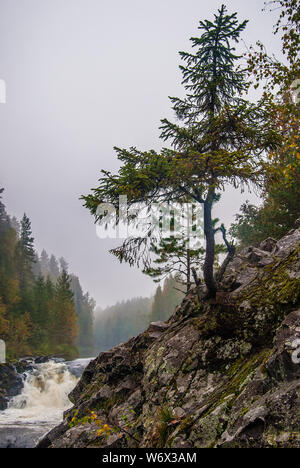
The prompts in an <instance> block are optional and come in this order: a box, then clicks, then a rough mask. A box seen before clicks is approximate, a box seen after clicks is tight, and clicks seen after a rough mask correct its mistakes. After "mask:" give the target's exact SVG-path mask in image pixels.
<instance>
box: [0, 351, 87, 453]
mask: <svg viewBox="0 0 300 468" xmlns="http://www.w3.org/2000/svg"><path fill="white" fill-rule="evenodd" d="M90 361H91V359H77V360H75V361H70V362H57V361H48V362H46V363H43V364H35V363H33V365H32V369H31V370H30V371H28V372H26V373H24V374H23V379H24V387H23V390H22V393H21V394H20V395H17V396H15V397H14V398H12V399H11V400H10V402H9V406H8V408H7V409H6V410H5V411H0V448H31V447H35V445H36V444H37V442H38V440H39V439H40V438H41V437H42V436H43V435H45V434H47V432H49V431H50V430H51V429H52V428H53V427H55V426H56V425H57V424H59V423H60V422H61V421H62V418H63V412H64V411H65V410H67V409H68V408H70V407H71V406H72V403H71V402H70V400H69V398H68V394H69V393H70V392H71V390H73V388H74V387H75V385H76V384H77V382H78V380H79V378H80V376H81V374H82V372H83V371H84V369H85V367H86V366H87V365H88V363H89V362H90Z"/></svg>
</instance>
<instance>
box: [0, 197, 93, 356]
mask: <svg viewBox="0 0 300 468" xmlns="http://www.w3.org/2000/svg"><path fill="white" fill-rule="evenodd" d="M2 193H3V189H0V338H1V339H3V340H5V342H6V345H7V357H8V359H14V358H18V357H21V356H25V355H52V354H55V355H62V356H65V357H67V358H73V357H76V356H78V355H79V354H80V355H81V356H90V355H92V354H93V351H94V342H93V309H94V307H95V303H94V301H93V300H92V299H90V298H89V295H88V294H83V291H82V288H81V286H80V282H79V279H78V278H77V277H76V276H74V275H69V274H68V265H67V263H66V261H65V260H64V259H63V258H61V259H60V261H59V262H58V261H57V259H56V258H55V256H54V255H52V256H50V257H49V256H48V254H47V253H46V251H45V250H43V252H42V253H41V255H40V256H39V255H38V254H37V253H36V251H35V248H34V238H33V235H32V230H31V223H30V220H29V218H28V217H27V216H26V215H25V214H24V216H23V218H22V220H21V222H20V223H19V222H18V221H17V220H16V218H11V217H10V216H9V215H8V214H7V212H6V208H5V205H4V204H3V202H2Z"/></svg>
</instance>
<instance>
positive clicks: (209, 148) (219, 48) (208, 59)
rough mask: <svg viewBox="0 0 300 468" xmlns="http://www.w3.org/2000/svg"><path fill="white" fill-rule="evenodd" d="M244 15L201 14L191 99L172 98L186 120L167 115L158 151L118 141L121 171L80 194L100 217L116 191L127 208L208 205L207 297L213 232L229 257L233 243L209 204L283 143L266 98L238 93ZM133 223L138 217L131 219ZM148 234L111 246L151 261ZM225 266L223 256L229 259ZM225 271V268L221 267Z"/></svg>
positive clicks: (213, 287) (191, 57) (256, 177)
mask: <svg viewBox="0 0 300 468" xmlns="http://www.w3.org/2000/svg"><path fill="white" fill-rule="evenodd" d="M246 23H247V22H246V21H244V22H242V23H239V21H238V19H237V14H236V13H234V14H232V15H228V14H227V13H226V8H225V6H222V8H221V9H220V10H219V11H218V14H217V15H215V19H214V21H213V22H212V21H208V20H206V21H201V22H200V25H199V30H200V31H201V32H202V35H201V36H200V37H198V38H192V45H193V47H194V49H196V51H195V53H194V54H191V53H185V52H182V53H181V58H182V59H183V60H184V61H185V62H186V66H182V67H181V70H182V73H183V84H184V87H185V89H186V98H185V99H178V98H171V100H172V103H173V109H174V110H175V113H176V115H177V117H178V118H179V119H181V120H182V122H183V126H182V127H181V126H180V125H178V124H174V123H171V122H169V121H168V120H166V119H165V120H163V121H162V135H161V137H162V138H163V139H164V140H171V142H172V146H173V148H172V149H163V150H162V151H161V152H160V153H157V152H155V151H153V150H150V151H139V150H137V149H136V148H130V149H129V150H126V149H120V148H116V151H117V154H118V159H119V160H120V161H121V167H120V169H119V172H118V174H112V173H110V172H108V171H102V177H101V178H100V185H99V187H97V188H96V189H93V190H92V193H91V194H90V195H88V196H85V197H83V199H84V200H85V206H86V207H87V208H88V209H89V210H90V211H91V213H92V214H93V215H94V216H95V217H96V219H97V221H100V220H99V214H98V212H97V209H98V206H99V204H100V203H112V204H114V206H118V202H119V196H120V195H126V196H127V201H128V207H129V208H130V207H131V206H132V205H135V204H136V203H141V202H144V203H145V204H146V206H147V207H148V208H150V207H151V205H152V204H153V203H161V204H167V203H171V202H174V201H175V202H177V203H191V201H193V202H194V203H195V202H197V203H200V204H202V205H203V209H204V234H205V239H206V246H205V248H206V250H205V261H204V267H203V276H204V281H205V284H206V288H207V294H206V296H207V297H214V296H215V295H216V291H217V287H218V284H219V282H220V280H221V274H217V275H216V276H215V275H214V263H215V257H216V246H215V235H216V233H217V232H219V231H220V232H221V233H222V236H223V240H224V243H225V245H226V247H227V249H228V259H227V262H228V261H229V260H230V259H231V258H232V256H233V253H234V247H233V245H232V244H231V243H229V242H228V241H227V238H226V229H225V227H224V226H220V227H215V226H214V224H213V218H212V207H213V204H214V202H216V201H217V200H218V199H219V197H220V195H219V193H220V192H221V191H223V190H225V187H226V185H227V184H231V185H232V186H234V187H235V188H238V187H240V188H243V186H245V185H250V184H255V185H259V184H260V183H261V182H262V180H263V175H264V164H263V163H262V161H261V154H262V153H263V151H264V150H269V149H271V150H272V149H275V148H277V146H278V145H279V144H280V142H281V136H280V135H278V133H277V130H276V126H275V124H274V122H273V121H272V118H271V117H270V115H269V110H268V108H267V103H264V102H261V103H260V104H259V106H256V105H254V104H251V103H249V102H248V101H246V100H244V99H242V98H241V93H242V92H246V91H247V88H248V86H247V82H246V71H243V70H241V69H240V68H239V67H238V61H239V56H237V55H236V54H235V53H234V50H235V49H234V47H233V43H235V42H238V40H239V36H240V34H241V32H242V31H243V30H244V29H245V27H246ZM131 222H132V223H135V222H136V219H134V217H133V219H132V220H131ZM150 237H151V236H150V234H147V235H146V236H144V237H143V238H138V239H126V240H125V242H124V243H123V245H122V246H121V247H119V248H117V249H113V250H112V253H113V254H115V255H116V256H117V258H118V259H119V260H120V261H127V262H129V263H130V264H138V265H139V264H140V263H144V265H145V266H146V267H147V266H149V255H147V254H145V251H146V253H147V251H148V252H149V244H150V248H151V241H150V242H149V238H150ZM224 265H226V263H225V264H224ZM220 272H224V268H221V269H220Z"/></svg>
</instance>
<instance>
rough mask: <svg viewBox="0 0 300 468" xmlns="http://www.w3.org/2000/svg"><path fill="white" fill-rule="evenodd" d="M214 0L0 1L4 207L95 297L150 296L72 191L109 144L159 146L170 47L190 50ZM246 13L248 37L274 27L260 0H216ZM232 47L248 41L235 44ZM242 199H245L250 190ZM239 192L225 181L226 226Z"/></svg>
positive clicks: (166, 111) (79, 190) (89, 179)
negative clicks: (28, 226)
mask: <svg viewBox="0 0 300 468" xmlns="http://www.w3.org/2000/svg"><path fill="white" fill-rule="evenodd" d="M222 3H223V2H222V1H217V0H211V1H209V2H207V1H201V0H185V1H183V0H151V1H145V0H114V1H112V0H0V78H2V79H4V80H5V81H6V85H7V103H6V104H5V105H3V104H0V187H1V186H3V187H5V196H4V201H5V203H6V206H7V209H8V212H9V213H10V214H12V215H16V216H17V217H18V218H20V217H21V216H22V215H23V213H24V211H26V213H27V215H28V216H29V217H30V219H31V222H32V227H33V232H34V236H35V239H36V241H35V244H36V247H37V249H38V250H39V251H41V249H42V248H45V249H46V250H47V252H48V253H54V254H55V255H56V256H57V257H60V256H64V257H65V258H66V259H67V261H68V262H69V264H70V270H71V271H72V272H74V273H75V274H77V275H78V276H79V277H80V280H81V283H82V285H83V287H84V289H85V290H88V291H89V292H90V293H91V295H92V296H93V297H94V298H95V299H96V300H97V303H98V305H100V306H105V305H107V304H113V303H115V302H116V301H118V300H122V299H127V298H130V297H133V296H147V295H150V294H151V293H152V292H153V291H154V289H155V286H154V284H153V282H152V280H151V279H150V278H148V277H146V276H145V275H143V274H142V273H141V272H140V271H138V270H136V269H132V268H129V267H128V266H127V265H120V264H119V262H118V261H117V260H116V259H115V258H114V257H113V256H112V255H110V254H109V253H108V248H111V247H112V245H114V244H113V243H112V241H107V240H106V241H104V240H100V239H98V238H97V236H96V230H95V226H94V224H93V219H92V217H91V216H90V214H89V212H88V211H87V210H86V209H85V208H83V207H82V202H81V201H79V197H80V195H81V194H87V193H88V192H89V191H90V188H92V187H95V186H97V180H98V178H99V175H100V174H99V172H100V169H102V168H103V169H109V170H112V171H114V170H116V169H117V168H118V163H117V159H116V156H115V153H114V151H113V146H119V147H129V146H137V147H138V148H139V149H150V148H154V149H156V150H159V149H160V148H161V147H162V146H164V144H163V142H162V141H160V140H159V138H158V137H159V133H160V132H159V129H158V127H159V123H160V119H161V118H164V117H168V118H170V119H173V112H172V111H171V106H170V102H169V100H168V96H169V95H171V96H176V95H182V93H183V88H182V86H181V85H180V81H181V74H180V72H179V70H178V65H179V63H180V61H179V56H178V51H179V50H189V47H190V46H189V38H190V37H191V36H195V35H196V34H197V25H198V21H199V20H200V19H206V18H211V17H212V15H213V13H214V12H216V10H217V8H218V7H220V6H221V4H222ZM224 3H225V4H226V5H227V6H228V8H229V11H230V12H233V11H238V12H239V19H240V20H243V19H250V23H249V24H248V27H247V31H246V32H245V33H244V35H243V38H244V40H245V43H246V44H247V46H250V45H251V44H253V43H255V42H256V41H257V40H258V39H260V40H262V41H263V42H264V44H265V45H266V46H267V48H268V50H269V51H270V52H274V51H275V52H276V51H277V52H278V51H279V44H278V41H276V40H275V39H274V37H273V36H272V25H273V24H274V22H275V19H276V14H274V13H273V14H272V13H271V14H270V13H263V12H262V11H261V9H262V7H263V3H264V2H263V0H252V1H251V2H249V1H246V0H231V1H227V2H226V1H225V2H224ZM239 51H240V52H244V51H246V46H245V45H244V44H241V45H240V48H239ZM251 197H252V198H251ZM245 199H252V200H253V199H254V198H253V195H249V194H246V195H243V196H241V195H240V194H239V192H238V191H233V190H229V192H228V194H227V195H225V196H223V200H222V202H221V203H220V205H219V206H218V208H217V209H216V210H215V214H216V215H219V217H220V218H221V221H222V222H225V224H227V225H228V223H230V222H231V221H232V220H233V216H234V214H235V213H236V212H238V210H239V207H240V205H241V203H242V202H243V201H244V200H245Z"/></svg>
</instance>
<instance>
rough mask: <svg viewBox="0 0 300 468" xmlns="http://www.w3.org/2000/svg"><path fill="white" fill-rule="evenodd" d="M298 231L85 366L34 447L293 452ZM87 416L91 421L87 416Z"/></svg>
mask: <svg viewBox="0 0 300 468" xmlns="http://www.w3.org/2000/svg"><path fill="white" fill-rule="evenodd" d="M299 270H300V231H299V230H294V231H292V232H290V233H289V234H288V235H287V236H285V238H283V239H281V240H280V241H278V242H275V243H274V240H273V239H272V240H270V239H268V240H267V241H266V243H265V244H263V245H261V246H260V248H259V249H254V248H250V249H246V250H245V251H243V252H241V253H240V254H239V255H237V256H236V257H235V258H234V259H233V261H232V262H231V263H230V264H229V266H228V269H227V271H226V274H225V276H224V279H223V284H222V288H221V291H220V292H219V293H218V295H217V297H216V299H214V300H209V301H203V300H201V299H199V297H200V298H201V294H199V291H191V292H190V293H189V294H188V295H187V296H186V297H185V299H184V301H183V302H182V304H181V305H180V306H179V307H178V308H177V309H176V311H175V312H174V315H173V316H172V317H171V319H170V320H169V321H168V322H167V323H160V322H158V323H153V324H151V325H150V326H149V328H148V330H146V331H145V332H144V333H142V334H141V335H139V336H138V337H136V338H133V339H131V340H129V341H128V342H127V343H125V344H121V345H119V346H117V347H115V348H114V349H112V350H111V351H110V352H107V353H101V354H100V355H99V356H98V358H97V359H95V360H94V361H92V362H91V363H90V364H89V366H88V367H87V369H86V371H85V372H84V374H83V376H82V378H81V380H80V381H79V383H78V385H77V386H76V388H75V389H74V390H73V392H72V393H71V395H70V398H71V400H72V402H73V403H74V407H73V408H72V409H71V410H69V411H67V412H66V414H65V419H64V422H63V423H62V424H61V425H60V426H58V427H57V428H55V429H54V430H53V431H52V432H50V433H49V434H48V435H47V436H46V438H44V439H43V440H42V441H41V442H40V444H39V446H40V447H62V448H67V447H103V448H104V447H137V446H138V447H170V448H175V447H177V448H185V447H186V448H189V447H191V448H193V447H234V448H236V447H251V448H255V447H257V448H261V447H298V448H299V447H300V431H299V420H300V275H299ZM91 411H93V412H94V413H91Z"/></svg>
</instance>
